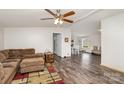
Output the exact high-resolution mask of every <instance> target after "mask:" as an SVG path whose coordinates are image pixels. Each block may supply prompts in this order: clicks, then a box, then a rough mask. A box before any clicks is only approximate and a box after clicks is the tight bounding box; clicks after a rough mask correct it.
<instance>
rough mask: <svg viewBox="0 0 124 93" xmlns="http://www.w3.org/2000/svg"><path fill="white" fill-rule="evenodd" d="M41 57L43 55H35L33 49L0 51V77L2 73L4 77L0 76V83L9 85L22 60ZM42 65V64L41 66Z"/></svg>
mask: <svg viewBox="0 0 124 93" xmlns="http://www.w3.org/2000/svg"><path fill="white" fill-rule="evenodd" d="M37 57H42V58H43V59H44V54H42V53H35V49H33V48H30V49H6V50H2V51H0V63H1V64H2V65H3V67H2V68H1V69H0V75H1V73H2V72H4V77H3V78H1V76H0V83H2V84H3V83H10V82H11V81H12V79H13V77H14V76H15V74H16V72H17V71H18V69H19V65H20V63H21V61H22V60H23V59H27V58H37ZM42 65H44V64H42Z"/></svg>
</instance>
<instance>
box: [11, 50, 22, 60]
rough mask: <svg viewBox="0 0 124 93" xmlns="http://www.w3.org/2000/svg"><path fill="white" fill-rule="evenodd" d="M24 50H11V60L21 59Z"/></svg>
mask: <svg viewBox="0 0 124 93" xmlns="http://www.w3.org/2000/svg"><path fill="white" fill-rule="evenodd" d="M22 51H23V49H9V58H21V57H23V54H22Z"/></svg>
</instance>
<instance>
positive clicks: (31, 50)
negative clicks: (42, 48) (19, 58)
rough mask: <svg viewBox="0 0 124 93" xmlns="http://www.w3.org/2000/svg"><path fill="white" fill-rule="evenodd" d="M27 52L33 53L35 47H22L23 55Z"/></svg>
mask: <svg viewBox="0 0 124 93" xmlns="http://www.w3.org/2000/svg"><path fill="white" fill-rule="evenodd" d="M27 54H35V49H34V48H28V49H23V55H27Z"/></svg>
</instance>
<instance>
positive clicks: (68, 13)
mask: <svg viewBox="0 0 124 93" xmlns="http://www.w3.org/2000/svg"><path fill="white" fill-rule="evenodd" d="M74 14H75V12H74V11H70V12H67V13H65V14H64V15H63V16H64V17H67V16H71V15H74Z"/></svg>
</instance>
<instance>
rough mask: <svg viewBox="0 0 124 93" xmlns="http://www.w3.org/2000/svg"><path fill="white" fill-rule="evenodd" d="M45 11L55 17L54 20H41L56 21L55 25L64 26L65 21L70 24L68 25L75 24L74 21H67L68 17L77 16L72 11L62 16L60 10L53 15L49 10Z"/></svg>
mask: <svg viewBox="0 0 124 93" xmlns="http://www.w3.org/2000/svg"><path fill="white" fill-rule="evenodd" d="M45 11H46V12H48V13H50V14H51V15H52V16H53V17H52V18H42V19H41V20H50V19H55V21H54V24H62V23H63V21H65V22H68V23H73V20H69V19H66V17H68V16H72V15H74V14H75V12H74V11H70V12H67V13H65V14H61V13H60V9H57V10H56V13H53V12H52V11H51V10H49V9H45Z"/></svg>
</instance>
